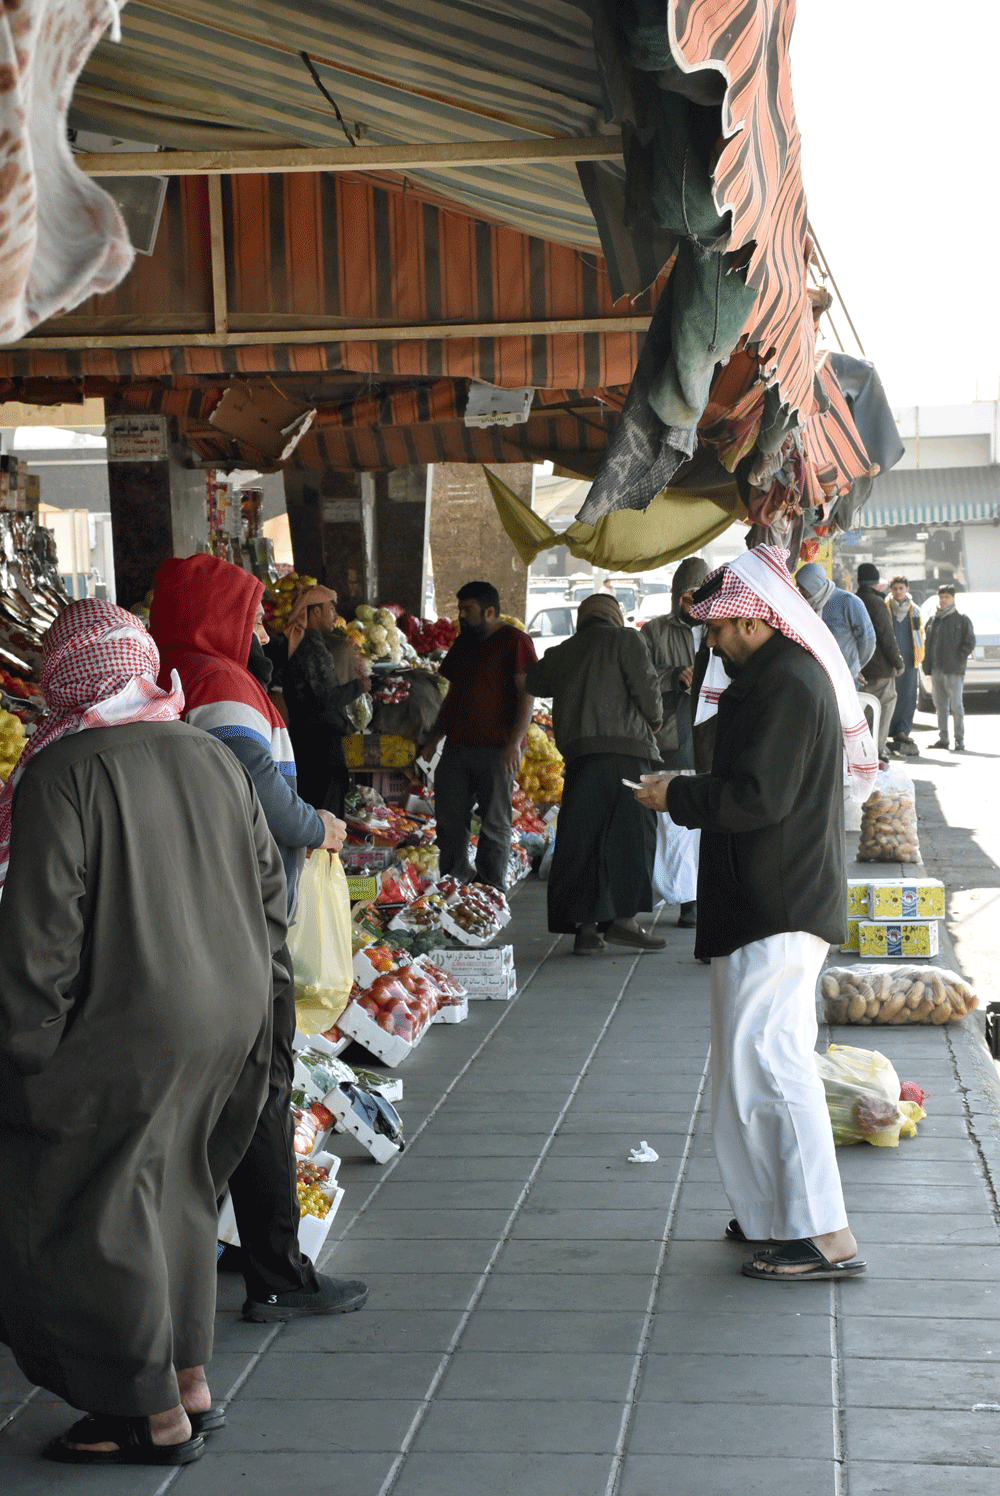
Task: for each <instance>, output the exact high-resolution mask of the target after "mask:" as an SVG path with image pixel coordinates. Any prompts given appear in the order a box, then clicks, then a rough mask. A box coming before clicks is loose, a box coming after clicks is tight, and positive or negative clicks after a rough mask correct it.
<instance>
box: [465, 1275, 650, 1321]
mask: <svg viewBox="0 0 1000 1496" xmlns="http://www.w3.org/2000/svg"><path fill="white" fill-rule="evenodd" d="M651 1281H652V1280H651V1277H650V1276H649V1275H648V1274H647V1275H638V1274H635V1275H631V1276H628V1275H625V1274H622V1273H577V1272H571V1273H524V1272H521V1273H504V1272H495V1273H494V1274H493V1275H492V1277H491V1278H490V1281H489V1283H488V1284H487V1286H486V1291H485V1293H484V1294H483V1296H482V1298H481V1299H480V1304H481V1306H482V1307H483V1308H484V1309H537V1310H540V1311H542V1312H543V1313H544V1312H545V1311H547V1310H561V1309H568V1310H576V1311H581V1310H591V1309H601V1310H612V1309H641V1310H643V1311H645V1308H646V1304H647V1302H648V1300H649V1290H650V1285H651Z"/></svg>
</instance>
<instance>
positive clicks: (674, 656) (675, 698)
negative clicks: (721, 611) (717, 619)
mask: <svg viewBox="0 0 1000 1496" xmlns="http://www.w3.org/2000/svg"><path fill="white" fill-rule="evenodd" d="M640 638H641V639H642V641H643V643H644V644H645V645H646V648H647V649H648V650H649V654H650V658H651V659H652V661H653V669H654V670H655V671H656V675H657V679H658V681H659V684H660V695H661V697H662V700H663V726H662V727H661V728H660V731H659V732H658V733H657V735H656V741H657V743H658V744H659V746H660V747H661V748H662V749H663V750H664V752H669V751H670V750H671V749H674V748H677V747H678V746H679V744H680V741H681V738H682V737H683V738H685V739H686V738H689V737H690V732H687V733H684V732H683V731H682V730H680V725H679V723H678V720H677V719H678V716H679V714H680V713H681V712H686V713H687V714H688V716H689V717H690V715H691V693H690V691H689V690H686V689H685V688H684V687H683V686H682V685H681V683H680V673H681V671H682V670H684V669H685V668H686V667H688V666H690V667H691V668H692V669H693V668H694V656H695V648H694V630H693V629H692V627H691V625H690V624H689V623H686V622H685V621H684V619H683V618H681V617H680V615H679V614H677V613H667V614H665V615H664V616H663V617H661V618H653V619H650V621H649V623H647V624H646V627H645V628H644V629H643V630H642V632H641V634H640Z"/></svg>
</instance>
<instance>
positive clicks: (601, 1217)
mask: <svg viewBox="0 0 1000 1496" xmlns="http://www.w3.org/2000/svg"><path fill="white" fill-rule="evenodd" d="M532 1198H533V1197H532ZM666 1219H667V1201H666V1200H665V1201H664V1202H663V1206H662V1208H661V1209H659V1210H624V1209H623V1210H600V1209H594V1210H548V1209H546V1208H545V1207H544V1206H541V1205H533V1204H529V1205H526V1206H525V1208H524V1209H523V1210H522V1211H521V1213H520V1215H519V1216H518V1218H517V1223H516V1225H515V1227H514V1232H513V1234H514V1236H515V1237H516V1238H517V1240H518V1241H529V1240H545V1241H587V1240H600V1239H601V1238H602V1237H605V1238H607V1239H608V1240H610V1241H619V1242H622V1241H659V1240H660V1238H661V1237H662V1235H663V1228H664V1226H665V1224H666Z"/></svg>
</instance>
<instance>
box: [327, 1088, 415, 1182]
mask: <svg viewBox="0 0 1000 1496" xmlns="http://www.w3.org/2000/svg"><path fill="white" fill-rule="evenodd" d="M323 1105H324V1106H326V1107H327V1108H328V1109H329V1110H330V1111H331V1112H332V1113H333V1115H334V1117H335V1118H336V1121H335V1122H334V1126H335V1128H336V1129H337V1131H338V1132H349V1133H350V1134H351V1135H352V1137H356V1138H357V1140H358V1142H359V1143H360V1144H361V1146H362V1147H363V1148H366V1149H367V1150H368V1152H369V1153H370V1154H371V1156H372V1158H373V1159H374V1160H375V1162H376V1163H379V1164H387V1163H388V1162H389V1160H390V1159H392V1158H395V1157H396V1154H397V1153H402V1151H403V1144H402V1142H401V1141H400V1142H398V1143H394V1142H393V1141H392V1139H391V1138H387V1137H386V1135H385V1133H384V1132H376V1131H375V1130H374V1128H371V1127H369V1126H368V1123H367V1122H366V1121H365V1120H364V1118H363V1117H359V1116H358V1114H357V1112H356V1111H355V1110H354V1108H353V1106H352V1105H351V1098H350V1097H349V1096H347V1095H345V1093H344V1092H343V1091H340V1090H337V1091H331V1092H330V1093H329V1095H328V1096H327V1097H326V1099H325V1101H324V1103H323Z"/></svg>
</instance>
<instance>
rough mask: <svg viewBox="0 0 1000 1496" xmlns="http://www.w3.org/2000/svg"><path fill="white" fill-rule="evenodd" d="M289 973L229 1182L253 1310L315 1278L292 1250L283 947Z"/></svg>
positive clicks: (289, 1027)
mask: <svg viewBox="0 0 1000 1496" xmlns="http://www.w3.org/2000/svg"><path fill="white" fill-rule="evenodd" d="M275 960H276V961H277V963H278V965H279V966H283V967H284V968H285V970H286V971H287V972H288V973H289V976H288V980H287V981H286V982H284V983H283V984H282V985H281V987H280V988H276V990H275V993H274V1039H273V1042H272V1048H271V1074H270V1079H269V1083H268V1090H267V1100H266V1101H265V1103H264V1110H263V1111H262V1112H261V1114H260V1117H259V1118H258V1120H257V1129H256V1131H255V1132H254V1135H253V1138H252V1139H251V1142H250V1147H249V1148H248V1149H247V1151H246V1153H245V1154H244V1156H243V1160H242V1162H241V1163H240V1164H239V1165H238V1166H237V1168H236V1170H235V1172H234V1173H233V1175H232V1177H231V1178H230V1180H229V1190H230V1194H231V1195H232V1197H233V1209H234V1211H235V1213H236V1225H237V1228H238V1230H239V1233H240V1247H241V1249H242V1252H243V1276H244V1278H245V1279H246V1285H247V1294H248V1296H249V1297H250V1298H251V1299H253V1300H255V1301H256V1302H257V1303H260V1302H262V1301H263V1300H264V1299H266V1298H268V1297H269V1296H270V1295H271V1294H272V1293H284V1292H285V1291H286V1290H289V1289H307V1290H308V1289H318V1288H319V1284H318V1283H317V1281H316V1273H315V1270H314V1268H313V1265H312V1263H311V1262H310V1261H309V1259H308V1257H303V1255H302V1253H301V1252H300V1250H299V1240H298V1231H299V1199H298V1194H297V1193H296V1189H295V1183H296V1181H295V1153H294V1150H293V1148H292V1134H293V1131H294V1128H293V1125H292V1114H291V1110H290V1107H289V1102H290V1100H291V1095H292V1071H293V1069H294V1067H295V1060H294V1057H293V1054H292V1039H293V1038H294V1036H295V979H294V977H293V976H292V958H291V956H290V955H289V953H288V947H287V946H282V948H281V950H280V951H279V952H278V953H277V956H276V957H275Z"/></svg>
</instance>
